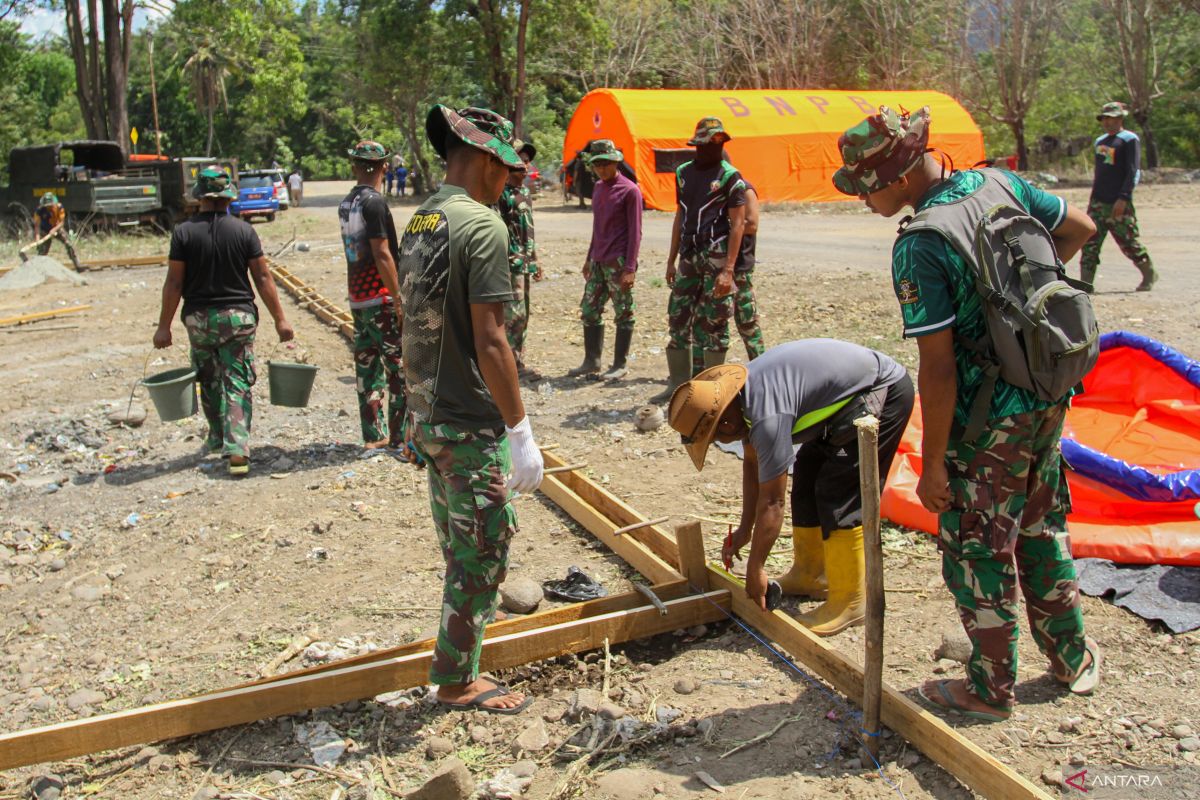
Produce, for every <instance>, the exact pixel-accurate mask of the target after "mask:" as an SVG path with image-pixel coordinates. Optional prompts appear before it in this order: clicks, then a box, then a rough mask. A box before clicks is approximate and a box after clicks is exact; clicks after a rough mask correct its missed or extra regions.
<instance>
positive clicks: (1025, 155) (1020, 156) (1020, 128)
mask: <svg viewBox="0 0 1200 800" xmlns="http://www.w3.org/2000/svg"><path fill="white" fill-rule="evenodd" d="M1008 127H1009V128H1010V129H1011V130H1012V134H1013V140H1014V141H1015V142H1016V143H1017V169H1019V170H1021V171H1025V170H1027V169H1029V148H1028V147H1027V146H1026V144H1025V118H1024V117H1021V118H1019V119H1015V120H1011V121H1010V122H1009V123H1008Z"/></svg>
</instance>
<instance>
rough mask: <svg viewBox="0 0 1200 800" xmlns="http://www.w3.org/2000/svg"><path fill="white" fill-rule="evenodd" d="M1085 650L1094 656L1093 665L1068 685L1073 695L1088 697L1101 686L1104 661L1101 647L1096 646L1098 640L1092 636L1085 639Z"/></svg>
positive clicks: (1083, 670) (1088, 666)
mask: <svg viewBox="0 0 1200 800" xmlns="http://www.w3.org/2000/svg"><path fill="white" fill-rule="evenodd" d="M1083 646H1084V649H1085V650H1087V652H1088V653H1089V654H1091V656H1092V663H1090V664H1088V665H1087V666H1086V667H1084V668H1083V669H1081V670H1080V671H1079V672H1078V673H1077V674H1076V675H1075V677H1074V678H1072V679H1071V680H1070V681H1069V682H1068V683H1067V688H1068V689H1070V690H1071V694H1081V695H1088V694H1091V693H1092V692H1094V691H1095V690H1096V687H1097V686H1098V685H1099V684H1100V664H1101V663H1102V662H1103V661H1104V659H1103V657H1102V656H1101V655H1100V645H1098V644H1096V640H1095V639H1093V638H1092V637H1090V636H1085V637H1084V639H1083Z"/></svg>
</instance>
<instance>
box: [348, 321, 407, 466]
mask: <svg viewBox="0 0 1200 800" xmlns="http://www.w3.org/2000/svg"><path fill="white" fill-rule="evenodd" d="M350 315H351V316H352V317H353V319H354V376H355V378H356V379H357V388H358V420H359V423H360V424H361V426H362V437H363V441H364V442H367V443H370V442H381V441H383V440H384V439H386V440H387V441H388V446H390V447H399V446H400V445H401V444H403V443H404V407H405V403H404V369H403V365H402V363H401V358H400V326H399V325H398V324H397V322H396V312H395V310H394V306H392V304H391V303H383V304H382V305H378V306H371V307H369V308H353V309H351V310H350ZM385 394H386V395H387V405H388V410H387V417H386V418H385V417H384V414H383V400H384V395H385Z"/></svg>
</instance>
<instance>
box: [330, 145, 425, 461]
mask: <svg viewBox="0 0 1200 800" xmlns="http://www.w3.org/2000/svg"><path fill="white" fill-rule="evenodd" d="M347 153H348V154H349V156H350V168H351V170H352V171H353V172H354V180H355V182H356V185H355V187H354V188H353V189H351V190H350V193H349V194H348V195H346V197H345V198H344V199H343V200H342V202H341V204H340V205H338V220H339V221H340V223H341V229H342V244H343V245H344V246H345V251H346V268H347V278H348V281H349V285H350V314H351V316H352V317H353V319H354V372H355V377H356V379H357V390H358V417H359V423H360V425H361V428H362V437H363V444H364V445H365V446H366V447H367V448H368V449H374V448H379V447H392V448H396V449H399V450H400V451H401V455H402V457H404V458H411V455H410V454H409V453H408V451H407V448H406V447H405V443H404V442H405V436H404V373H403V367H402V365H401V348H400V320H401V309H400V306H399V305H398V304H396V303H395V302H394V300H395V298H396V297H398V296H399V294H400V286H399V284H398V282H397V279H396V261H397V258H398V251H397V249H396V225H395V223H394V222H393V221H392V212H391V210H390V209H389V208H388V204H387V201H386V200H384V199H383V197H382V196H381V195H380V194H379V190H380V188H382V186H383V173H384V171H385V170H386V169H387V159H388V156H389V155H390V154H389V153H388V152H387V150H386V149H385V148H384V146H383V145H381V144H380V143H379V142H373V141H370V140H369V139H368V140H363V141H361V142H359V143H358V144H356V145H355V146H354V147H353V148H351V149H350V150H348V151H347ZM385 392H386V394H387V405H388V408H387V415H386V416H385V415H384V412H383V402H384V394H385Z"/></svg>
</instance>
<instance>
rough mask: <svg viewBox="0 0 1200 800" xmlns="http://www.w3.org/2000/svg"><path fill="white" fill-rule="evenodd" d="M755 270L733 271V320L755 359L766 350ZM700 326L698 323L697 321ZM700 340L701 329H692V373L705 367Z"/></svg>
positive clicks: (749, 356)
mask: <svg viewBox="0 0 1200 800" xmlns="http://www.w3.org/2000/svg"><path fill="white" fill-rule="evenodd" d="M753 275H754V273H753V272H735V273H733V285H734V292H733V320H734V323H735V324H736V325H737V332H738V335H739V336H741V337H742V344H744V345H745V346H746V357H747V358H748V359H749V360H750V361H753V360H754V359H756V358H758V357H759V356H761V355H762V354H763V353H765V352H766V350H767V347H766V345H765V344H763V335H762V328H761V327H759V324H758V303H757V302H755V299H754V279H753ZM697 327H698V323H697ZM698 342H699V331H698V330H696V328H693V329H692V374H693V375H696V374H698V373H699V372H700V371H701V370H703V369H704V350H703V349H701V347H700V345H699V344H698Z"/></svg>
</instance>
